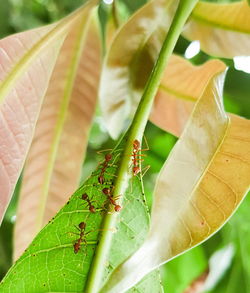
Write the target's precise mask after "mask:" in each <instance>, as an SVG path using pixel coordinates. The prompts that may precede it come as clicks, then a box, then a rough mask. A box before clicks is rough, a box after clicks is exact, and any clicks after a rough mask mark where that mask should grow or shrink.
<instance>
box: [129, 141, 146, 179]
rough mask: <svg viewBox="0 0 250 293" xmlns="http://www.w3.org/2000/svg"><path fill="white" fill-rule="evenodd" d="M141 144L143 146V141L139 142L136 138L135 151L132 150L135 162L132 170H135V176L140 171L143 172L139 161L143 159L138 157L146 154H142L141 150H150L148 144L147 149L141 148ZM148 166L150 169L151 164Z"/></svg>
mask: <svg viewBox="0 0 250 293" xmlns="http://www.w3.org/2000/svg"><path fill="white" fill-rule="evenodd" d="M145 141H146V140H145ZM140 146H141V143H140V142H139V140H137V139H135V140H134V141H133V151H132V162H133V169H132V171H133V175H134V176H136V175H137V174H138V173H140V172H141V169H140V166H139V161H143V160H142V159H138V157H140V156H145V155H143V154H140V153H139V152H141V151H148V150H149V148H148V146H147V148H146V149H143V150H142V149H141V148H140ZM146 168H147V170H148V168H149V166H147V167H146ZM145 173H146V171H145ZM145 173H144V174H145Z"/></svg>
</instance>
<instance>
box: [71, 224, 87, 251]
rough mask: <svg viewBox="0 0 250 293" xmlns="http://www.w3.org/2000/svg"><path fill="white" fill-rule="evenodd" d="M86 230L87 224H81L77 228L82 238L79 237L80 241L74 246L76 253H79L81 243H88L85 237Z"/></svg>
mask: <svg viewBox="0 0 250 293" xmlns="http://www.w3.org/2000/svg"><path fill="white" fill-rule="evenodd" d="M85 228H86V223H85V222H81V223H80V224H79V225H78V227H76V229H77V230H79V231H80V237H79V239H77V241H76V243H75V244H74V245H73V247H74V253H78V251H79V250H80V248H81V243H82V242H85V243H86V239H85V236H86V233H85ZM86 244H87V243H86Z"/></svg>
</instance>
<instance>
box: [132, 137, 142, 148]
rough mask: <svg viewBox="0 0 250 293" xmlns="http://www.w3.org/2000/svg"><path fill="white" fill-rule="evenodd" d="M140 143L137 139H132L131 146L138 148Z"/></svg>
mask: <svg viewBox="0 0 250 293" xmlns="http://www.w3.org/2000/svg"><path fill="white" fill-rule="evenodd" d="M140 145H141V144H140V142H139V140H137V139H135V140H134V141H133V147H134V149H136V150H138V149H139V148H140Z"/></svg>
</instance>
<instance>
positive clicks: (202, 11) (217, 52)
mask: <svg viewBox="0 0 250 293" xmlns="http://www.w3.org/2000/svg"><path fill="white" fill-rule="evenodd" d="M183 35H184V36H185V37H187V38H188V39H190V40H199V41H200V44H201V49H202V50H204V51H205V52H207V53H208V54H211V55H214V56H218V57H225V58H232V57H234V56H240V55H250V7H249V5H248V3H247V1H245V0H244V1H240V2H235V3H230V4H218V3H208V2H202V1H201V2H199V3H198V4H197V5H196V7H195V9H194V10H193V13H192V15H191V17H190V20H189V21H188V22H187V24H186V26H185V28H184V31H183Z"/></svg>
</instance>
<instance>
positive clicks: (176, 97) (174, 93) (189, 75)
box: [150, 55, 226, 136]
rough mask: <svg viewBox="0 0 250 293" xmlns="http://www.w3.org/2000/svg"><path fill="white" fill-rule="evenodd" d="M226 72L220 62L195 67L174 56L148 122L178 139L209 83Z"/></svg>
mask: <svg viewBox="0 0 250 293" xmlns="http://www.w3.org/2000/svg"><path fill="white" fill-rule="evenodd" d="M225 69H226V66H225V64H224V63H223V62H221V61H219V60H210V61H208V62H206V63H205V64H203V65H200V66H194V65H192V64H191V63H190V62H188V61H186V60H185V59H183V58H181V57H179V56H176V55H173V56H172V57H171V58H170V60H169V63H168V66H167V68H166V70H165V72H164V77H163V79H162V81H161V85H160V87H159V90H158V93H157V96H156V97H155V101H154V106H153V110H152V113H151V116H150V120H151V121H152V122H153V123H154V124H156V125H157V126H159V127H161V128H163V129H164V130H166V131H168V132H171V133H173V134H174V135H176V136H180V134H181V133H182V130H183V128H184V126H185V125H186V122H187V120H188V118H189V116H190V114H191V112H192V109H193V107H194V105H195V103H196V101H197V100H198V98H199V97H200V96H201V95H202V93H203V91H204V89H205V88H206V86H207V83H208V82H209V80H210V79H211V78H213V77H214V76H215V75H216V74H217V73H218V72H221V71H222V70H225Z"/></svg>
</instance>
